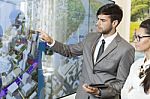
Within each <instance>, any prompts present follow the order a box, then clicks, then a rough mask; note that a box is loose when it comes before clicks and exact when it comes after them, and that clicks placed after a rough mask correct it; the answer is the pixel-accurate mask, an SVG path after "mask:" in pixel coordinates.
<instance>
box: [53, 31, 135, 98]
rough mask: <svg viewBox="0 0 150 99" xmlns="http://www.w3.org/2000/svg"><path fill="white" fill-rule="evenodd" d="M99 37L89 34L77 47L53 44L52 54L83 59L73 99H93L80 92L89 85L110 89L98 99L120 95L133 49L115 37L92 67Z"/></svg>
mask: <svg viewBox="0 0 150 99" xmlns="http://www.w3.org/2000/svg"><path fill="white" fill-rule="evenodd" d="M100 37H101V34H100V33H89V34H88V35H87V36H86V38H85V39H84V40H83V41H82V42H80V43H78V44H71V45H65V44H62V43H59V42H57V41H56V42H55V44H54V46H53V47H52V49H53V50H54V51H55V52H57V53H59V54H61V55H63V56H66V57H73V56H79V55H83V66H82V73H81V76H80V85H79V87H78V90H77V94H76V99H96V97H95V96H94V95H91V94H88V93H86V92H85V91H84V90H83V88H82V85H83V84H91V83H92V84H107V85H108V86H109V88H105V89H102V90H101V99H107V98H108V99H114V97H115V96H116V95H118V94H120V91H121V88H122V87H123V84H124V82H125V80H126V78H127V76H128V73H129V69H130V66H131V64H132V63H133V61H134V52H135V50H134V47H132V46H131V45H130V44H129V43H128V42H127V41H125V40H124V39H123V38H121V37H120V35H119V34H117V36H116V37H115V38H114V39H113V41H112V42H111V43H110V44H109V46H108V47H107V48H106V49H105V51H104V52H103V54H102V55H101V56H100V57H99V59H98V61H97V62H96V63H94V60H93V54H94V50H95V45H96V43H97V41H98V39H99V38H100Z"/></svg>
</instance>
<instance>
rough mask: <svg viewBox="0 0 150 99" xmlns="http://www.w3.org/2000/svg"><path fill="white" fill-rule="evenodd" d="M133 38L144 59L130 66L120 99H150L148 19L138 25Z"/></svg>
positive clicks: (149, 32)
mask: <svg viewBox="0 0 150 99" xmlns="http://www.w3.org/2000/svg"><path fill="white" fill-rule="evenodd" d="M134 38H135V48H136V50H137V51H140V52H144V54H145V57H144V58H141V59H138V60H137V61H135V62H134V63H133V64H132V66H131V69H130V73H129V76H128V77H127V80H126V82H125V84H124V87H123V89H122V90H121V99H150V19H147V20H145V21H143V22H142V23H141V24H140V27H139V29H138V30H137V31H136V33H135V35H134Z"/></svg>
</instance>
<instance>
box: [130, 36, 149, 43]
mask: <svg viewBox="0 0 150 99" xmlns="http://www.w3.org/2000/svg"><path fill="white" fill-rule="evenodd" d="M133 37H134V40H135V39H136V40H137V41H138V42H140V40H141V39H142V38H146V37H150V35H145V36H140V35H134V36H133Z"/></svg>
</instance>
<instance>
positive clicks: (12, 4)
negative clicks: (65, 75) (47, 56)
mask: <svg viewBox="0 0 150 99" xmlns="http://www.w3.org/2000/svg"><path fill="white" fill-rule="evenodd" d="M27 9H28V8H27V2H25V1H24V0H0V99H37V98H38V97H37V96H38V95H37V89H38V77H37V75H38V74H37V67H38V61H37V58H38V57H37V56H38V53H37V52H38V34H37V33H36V32H35V31H33V30H32V29H31V28H30V25H31V24H29V22H30V19H28V18H29V17H27Z"/></svg>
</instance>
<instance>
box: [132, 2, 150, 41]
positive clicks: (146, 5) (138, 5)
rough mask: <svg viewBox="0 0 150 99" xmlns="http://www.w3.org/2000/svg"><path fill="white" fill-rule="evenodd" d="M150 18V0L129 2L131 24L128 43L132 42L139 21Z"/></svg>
mask: <svg viewBox="0 0 150 99" xmlns="http://www.w3.org/2000/svg"><path fill="white" fill-rule="evenodd" d="M149 16H150V0H132V1H131V23H130V41H131V42H132V41H133V33H134V31H135V29H137V28H138V26H139V24H140V22H141V21H143V20H144V19H146V18H148V17H149Z"/></svg>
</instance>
